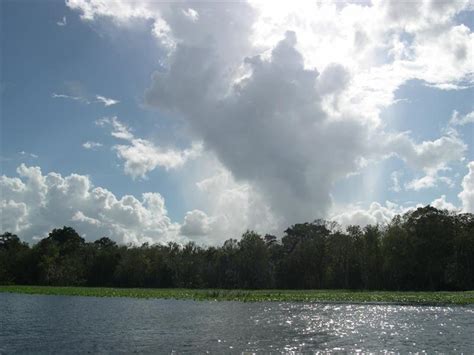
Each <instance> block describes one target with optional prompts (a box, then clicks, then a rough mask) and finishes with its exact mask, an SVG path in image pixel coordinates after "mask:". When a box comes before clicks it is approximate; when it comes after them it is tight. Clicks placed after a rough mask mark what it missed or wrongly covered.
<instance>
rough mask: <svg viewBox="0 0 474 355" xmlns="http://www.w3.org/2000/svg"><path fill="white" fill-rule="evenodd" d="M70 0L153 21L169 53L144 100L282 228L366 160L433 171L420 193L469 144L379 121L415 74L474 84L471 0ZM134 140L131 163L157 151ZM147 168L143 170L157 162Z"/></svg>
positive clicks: (91, 16) (94, 13) (314, 211)
mask: <svg viewBox="0 0 474 355" xmlns="http://www.w3.org/2000/svg"><path fill="white" fill-rule="evenodd" d="M67 5H68V6H69V7H70V8H72V9H74V10H78V11H79V12H80V14H81V17H82V18H83V19H84V20H86V21H100V20H101V19H102V18H104V17H106V18H108V19H112V20H113V21H112V22H113V23H114V24H115V25H118V26H121V25H123V24H127V25H130V24H133V23H134V21H146V22H147V23H150V24H151V27H152V31H151V32H152V34H153V35H154V36H155V37H156V39H157V40H158V41H159V43H161V44H162V46H163V48H164V49H165V50H166V52H167V54H166V56H165V57H164V58H162V59H163V61H164V64H165V65H164V67H163V70H160V71H158V72H156V73H154V75H153V78H152V82H151V84H150V87H149V89H148V90H147V91H146V93H145V101H146V103H147V104H148V105H149V106H151V107H153V108H157V109H158V110H160V112H161V113H163V114H168V115H169V116H172V117H176V118H177V119H180V120H182V121H183V122H184V123H185V124H186V126H187V128H189V132H191V135H192V139H193V140H197V141H202V142H203V145H204V149H205V150H208V151H211V152H213V153H215V155H216V156H217V159H218V160H219V161H220V163H222V165H223V166H224V168H225V169H226V171H228V172H229V173H230V174H231V176H232V179H235V181H236V183H237V184H239V185H240V186H248V187H249V188H251V189H252V190H253V191H255V192H256V193H257V194H258V195H259V196H261V198H262V200H263V201H264V205H265V206H267V207H268V208H269V209H270V210H271V211H272V213H274V215H275V216H277V217H278V218H280V217H281V218H283V219H284V220H283V221H282V223H285V224H288V223H294V222H300V221H307V220H312V219H314V218H316V217H324V216H326V215H327V214H328V212H329V211H330V209H331V206H332V200H331V194H330V192H331V189H332V188H333V186H334V184H335V182H336V181H338V180H340V179H344V178H345V177H346V176H348V175H350V174H353V173H356V172H357V171H358V170H359V169H360V167H361V161H367V160H371V159H372V160H382V159H384V158H386V157H389V156H393V155H396V156H398V157H399V158H400V159H402V160H403V161H404V162H405V163H406V164H407V166H408V167H409V168H410V169H412V170H413V171H414V172H415V173H416V174H417V175H418V174H419V173H420V172H422V173H424V175H425V177H427V178H424V180H421V181H418V182H413V186H415V185H416V186H417V187H419V186H430V185H434V184H436V183H438V182H439V181H442V180H443V179H444V180H445V182H448V181H447V180H446V179H447V178H446V177H442V176H440V175H439V172H440V171H442V170H443V169H446V168H447V167H448V166H449V165H450V164H452V163H453V162H457V161H460V160H462V159H463V157H464V154H465V152H466V145H465V143H464V142H463V141H462V140H461V139H460V138H459V137H458V136H456V135H454V134H451V135H449V134H448V135H444V136H441V137H439V138H438V139H433V140H427V141H424V142H421V143H419V142H416V141H415V140H414V139H413V138H412V137H411V136H410V134H409V133H406V132H386V131H385V125H384V122H382V118H381V117H380V112H381V111H382V110H383V109H385V108H386V107H388V106H389V105H391V104H393V103H394V102H395V92H396V90H397V89H398V88H399V87H400V86H401V85H403V84H404V83H406V82H407V81H409V80H421V81H422V82H424V83H426V84H427V85H432V86H438V87H443V88H444V89H447V88H449V87H450V86H451V87H452V88H457V87H459V86H466V85H467V86H469V85H470V83H471V82H472V61H470V60H469V58H472V54H473V53H472V46H471V43H472V40H473V38H474V37H473V34H472V32H471V31H470V29H469V28H468V27H466V26H464V25H462V24H457V23H456V16H457V14H458V13H460V12H461V11H463V10H464V9H465V8H466V7H467V2H466V1H464V2H463V1H459V2H443V3H438V2H433V1H419V2H403V3H400V2H398V1H387V2H380V1H374V2H373V3H370V4H359V3H348V4H340V3H337V4H336V3H327V2H317V3H314V2H313V3H300V2H299V3H298V4H294V3H291V4H290V3H288V4H286V3H279V4H278V6H275V5H274V4H266V3H265V2H251V3H250V4H249V3H243V2H232V3H219V4H215V3H213V4H212V5H210V4H208V3H197V2H186V1H185V2H179V3H159V2H148V1H125V0H122V1H118V2H111V3H104V2H101V1H95V0H92V1H83V0H69V1H68V2H67ZM190 9H191V10H192V11H190ZM137 143H143V142H137ZM133 145H134V144H133V143H132V144H127V146H128V148H127V149H124V151H126V152H131V153H130V155H129V156H128V157H127V158H125V159H128V160H130V161H133V160H136V159H131V158H129V157H136V156H137V155H138V154H136V153H137V152H140V154H141V155H144V156H146V155H147V153H146V152H149V151H151V152H153V151H154V149H149V147H148V146H147V144H145V143H143V144H137V145H138V146H137V147H133ZM130 147H132V148H134V149H133V150H130ZM142 152H143V153H142ZM145 160H147V159H145ZM147 161H149V160H147ZM138 165H139V166H141V167H142V169H139V168H133V169H132V170H135V171H136V173H135V176H143V175H144V174H146V172H147V171H149V169H152V168H153V166H154V165H155V164H154V163H142V162H139V164H138ZM129 173H130V172H129ZM421 179H423V177H422V178H421ZM419 180H420V179H419Z"/></svg>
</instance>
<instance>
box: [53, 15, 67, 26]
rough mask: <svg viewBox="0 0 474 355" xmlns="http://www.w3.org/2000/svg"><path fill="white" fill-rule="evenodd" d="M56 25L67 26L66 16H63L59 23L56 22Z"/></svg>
mask: <svg viewBox="0 0 474 355" xmlns="http://www.w3.org/2000/svg"><path fill="white" fill-rule="evenodd" d="M56 25H58V26H61V27H64V26H66V25H67V19H66V16H63V18H62V19H61V20H59V21H57V22H56Z"/></svg>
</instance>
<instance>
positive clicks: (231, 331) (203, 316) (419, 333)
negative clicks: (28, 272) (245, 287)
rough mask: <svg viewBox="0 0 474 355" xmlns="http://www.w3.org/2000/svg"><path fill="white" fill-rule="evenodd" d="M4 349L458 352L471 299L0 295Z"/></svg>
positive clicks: (464, 346) (465, 346) (466, 339)
mask: <svg viewBox="0 0 474 355" xmlns="http://www.w3.org/2000/svg"><path fill="white" fill-rule="evenodd" d="M0 304H1V305H2V313H1V316H0V353H1V352H6V353H10V352H61V353H64V352H75V353H82V352H101V351H106V352H160V353H172V352H175V353H196V352H204V353H205V352H210V353H222V352H226V353H229V352H230V353H242V352H249V353H252V352H258V351H267V352H268V351H273V352H315V351H350V352H356V351H374V352H402V353H405V352H410V351H411V352H422V351H427V352H433V351H440V352H464V353H472V352H473V351H474V340H473V336H472V334H474V321H473V320H474V308H473V307H426V306H395V305H345V304H310V303H269V302H262V303H240V302H194V301H175V300H138V299H127V298H93V297H90V298H89V297H65V296H28V295H8V294H0Z"/></svg>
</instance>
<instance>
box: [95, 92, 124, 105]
mask: <svg viewBox="0 0 474 355" xmlns="http://www.w3.org/2000/svg"><path fill="white" fill-rule="evenodd" d="M95 98H96V99H97V101H98V102H101V103H103V104H104V106H105V107H109V106H112V105H116V104H118V103H120V101H118V100H114V99H110V98H108V97H104V96H100V95H96V97H95Z"/></svg>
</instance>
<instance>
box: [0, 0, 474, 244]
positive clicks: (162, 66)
mask: <svg viewBox="0 0 474 355" xmlns="http://www.w3.org/2000/svg"><path fill="white" fill-rule="evenodd" d="M0 6H1V13H0V16H1V77H0V90H1V126H0V129H1V151H0V163H1V172H0V174H1V177H0V188H1V196H0V206H1V212H2V213H1V226H0V227H1V228H0V232H6V231H8V232H12V233H16V234H18V235H19V236H20V237H21V238H22V239H24V240H26V241H28V242H36V241H38V240H40V239H41V238H44V237H45V236H47V234H48V232H49V231H50V230H51V229H53V228H58V227H61V226H63V225H67V226H72V227H73V228H75V229H76V230H77V231H78V232H79V233H80V234H81V235H82V236H83V237H84V238H86V240H95V239H98V238H100V237H103V236H108V237H110V238H112V239H114V240H116V241H118V242H121V243H143V242H149V243H166V242H170V241H175V242H178V243H186V242H188V241H194V242H196V243H198V244H206V245H209V244H220V243H222V242H223V241H224V240H226V239H229V238H238V237H239V236H240V235H241V234H242V233H243V232H244V231H245V230H247V229H252V230H256V231H257V232H259V233H272V234H276V235H281V234H282V233H283V231H284V230H285V229H286V228H287V227H288V226H290V225H292V224H295V223H301V222H310V221H313V220H314V219H317V218H325V219H331V220H334V221H337V222H339V223H340V224H341V225H342V226H343V227H345V226H348V225H351V224H359V225H362V226H364V225H367V224H376V223H379V224H386V223H389V222H390V220H391V219H392V218H393V217H394V216H395V215H397V214H401V213H405V212H406V211H409V210H410V209H413V208H416V207H418V206H422V205H427V204H431V205H433V206H435V207H437V208H443V209H448V210H452V211H457V212H471V213H472V212H474V100H473V99H474V60H473V58H474V57H473V55H474V53H473V51H474V45H473V44H474V34H473V28H474V12H473V11H474V4H473V3H472V2H469V1H461V0H460V1H436V0H425V1H413V2H399V1H375V0H374V1H356V2H354V1H348V2H342V1H337V2H329V1H318V2H315V1H313V2H304V1H292V2H285V1H281V2H279V1H275V2H273V1H272V2H262V1H250V2H244V1H241V2H225V1H221V2H195V1H180V2H156V1H145V0H134V1H131V0H117V1H104V0H67V1H41V2H39V1H9V0H5V1H2V2H1V5H0Z"/></svg>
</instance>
